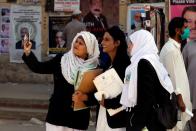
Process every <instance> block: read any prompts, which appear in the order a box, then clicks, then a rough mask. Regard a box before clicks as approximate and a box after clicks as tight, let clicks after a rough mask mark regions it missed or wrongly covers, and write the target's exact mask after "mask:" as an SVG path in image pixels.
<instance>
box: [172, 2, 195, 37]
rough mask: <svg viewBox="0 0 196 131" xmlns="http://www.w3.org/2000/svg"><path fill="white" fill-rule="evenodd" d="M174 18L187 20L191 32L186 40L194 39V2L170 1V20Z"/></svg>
mask: <svg viewBox="0 0 196 131" xmlns="http://www.w3.org/2000/svg"><path fill="white" fill-rule="evenodd" d="M174 17H184V18H186V19H187V20H188V27H189V28H190V30H191V33H190V38H189V39H188V40H195V39H196V27H195V23H196V1H195V0H180V1H177V0H170V20H171V19H172V18H174Z"/></svg>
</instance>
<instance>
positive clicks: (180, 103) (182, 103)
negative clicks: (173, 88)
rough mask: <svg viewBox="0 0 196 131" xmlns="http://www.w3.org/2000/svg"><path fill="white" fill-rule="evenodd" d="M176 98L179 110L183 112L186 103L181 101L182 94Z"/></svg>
mask: <svg viewBox="0 0 196 131" xmlns="http://www.w3.org/2000/svg"><path fill="white" fill-rule="evenodd" d="M177 98H178V106H179V108H180V110H181V111H182V112H185V109H186V105H185V104H184V101H183V99H182V95H181V94H179V95H178V97H177Z"/></svg>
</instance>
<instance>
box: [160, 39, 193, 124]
mask: <svg viewBox="0 0 196 131" xmlns="http://www.w3.org/2000/svg"><path fill="white" fill-rule="evenodd" d="M180 47H181V46H180V44H179V43H178V42H177V41H175V40H174V39H171V38H169V40H168V42H167V43H165V45H164V46H163V48H162V50H161V52H160V61H161V62H162V63H163V65H164V66H165V68H166V69H167V71H168V73H169V75H170V78H171V81H172V84H173V87H174V89H175V92H176V94H181V95H182V98H183V101H184V103H185V105H186V107H187V108H188V109H189V110H192V105H191V102H190V89H189V82H188V77H187V73H186V70H185V65H184V61H183V57H182V54H181V51H180ZM189 119H190V116H188V115H187V114H185V113H182V127H184V125H185V122H186V121H187V120H189Z"/></svg>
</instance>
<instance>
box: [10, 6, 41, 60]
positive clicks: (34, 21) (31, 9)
mask: <svg viewBox="0 0 196 131" xmlns="http://www.w3.org/2000/svg"><path fill="white" fill-rule="evenodd" d="M11 22H12V24H11V25H12V32H11V33H12V35H11V36H12V42H11V50H10V62H16V63H23V60H22V55H23V42H22V40H23V38H24V35H25V34H29V39H30V41H31V43H32V51H33V52H34V54H35V55H36V57H37V58H38V60H41V7H40V6H21V5H13V6H11Z"/></svg>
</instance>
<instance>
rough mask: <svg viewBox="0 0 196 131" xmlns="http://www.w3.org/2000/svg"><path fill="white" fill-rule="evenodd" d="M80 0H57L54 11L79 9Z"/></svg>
mask: <svg viewBox="0 0 196 131" xmlns="http://www.w3.org/2000/svg"><path fill="white" fill-rule="evenodd" d="M79 7H80V0H55V1H54V11H65V12H72V11H73V10H76V9H79Z"/></svg>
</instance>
